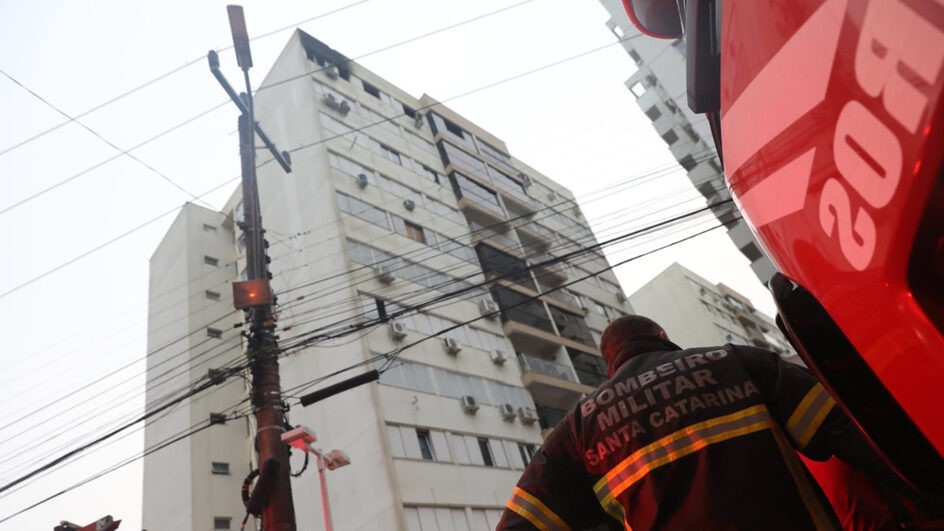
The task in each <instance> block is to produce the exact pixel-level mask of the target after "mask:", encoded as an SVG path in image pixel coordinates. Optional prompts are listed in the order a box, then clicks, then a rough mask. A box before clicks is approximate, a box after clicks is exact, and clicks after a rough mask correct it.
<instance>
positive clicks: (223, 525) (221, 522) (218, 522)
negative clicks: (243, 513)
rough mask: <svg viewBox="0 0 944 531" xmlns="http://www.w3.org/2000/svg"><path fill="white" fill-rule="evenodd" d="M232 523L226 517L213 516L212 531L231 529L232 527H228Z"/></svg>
mask: <svg viewBox="0 0 944 531" xmlns="http://www.w3.org/2000/svg"><path fill="white" fill-rule="evenodd" d="M232 521H233V519H232V518H230V517H228V516H214V517H213V529H232V527H230V523H231V522H232Z"/></svg>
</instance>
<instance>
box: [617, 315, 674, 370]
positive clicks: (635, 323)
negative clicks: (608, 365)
mask: <svg viewBox="0 0 944 531" xmlns="http://www.w3.org/2000/svg"><path fill="white" fill-rule="evenodd" d="M636 337H652V338H658V339H667V338H668V334H666V333H665V329H663V328H662V326H661V325H660V324H659V323H657V322H655V321H653V320H652V319H650V318H648V317H644V316H642V315H624V316H622V317H617V318H616V319H614V320H613V321H612V322H610V324H609V325H607V327H606V330H604V331H603V335H602V336H600V353H601V354H603V359H605V360H607V362H609V360H610V359H611V358H612V357H613V356H616V354H617V353H618V351H619V346H620V345H622V344H623V343H624V342H626V341H628V340H629V339H632V338H636Z"/></svg>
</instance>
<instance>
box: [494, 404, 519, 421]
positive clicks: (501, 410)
mask: <svg viewBox="0 0 944 531" xmlns="http://www.w3.org/2000/svg"><path fill="white" fill-rule="evenodd" d="M498 414H499V415H501V418H503V419H505V420H508V421H511V420H515V406H513V405H511V404H502V405H500V406H498Z"/></svg>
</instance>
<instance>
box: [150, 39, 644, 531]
mask: <svg viewBox="0 0 944 531" xmlns="http://www.w3.org/2000/svg"><path fill="white" fill-rule="evenodd" d="M285 80H291V81H287V82H286V81H285ZM256 116H257V118H258V119H259V121H260V123H261V124H262V126H263V128H264V129H265V130H266V132H267V133H268V135H269V136H270V137H272V139H273V140H274V141H275V143H276V144H277V145H278V146H279V147H280V149H290V150H292V151H293V152H292V161H293V172H292V173H291V174H288V175H286V174H283V173H282V172H281V170H280V169H279V168H278V166H277V165H276V164H265V163H264V162H265V159H266V158H267V157H266V156H264V155H260V157H261V161H260V163H261V166H260V169H259V179H258V180H259V186H260V197H261V201H262V209H263V213H262V215H263V221H264V226H265V228H266V230H267V238H268V240H269V242H270V243H271V246H270V247H269V249H268V254H269V256H270V257H271V259H272V263H271V264H270V269H271V271H272V272H273V274H274V279H273V288H274V291H275V292H276V294H277V295H278V296H279V298H280V304H279V306H278V308H277V311H278V328H279V332H278V333H279V335H280V336H281V337H280V344H281V345H282V346H283V347H284V348H288V349H289V352H288V355H287V356H286V357H284V358H283V359H282V360H281V373H282V386H283V389H284V390H286V393H287V394H289V395H290V396H293V397H298V396H300V395H303V394H305V393H306V392H309V391H311V390H313V389H316V388H318V387H321V386H324V385H327V384H330V383H332V382H334V381H336V379H335V380H327V381H325V382H319V383H317V384H312V383H311V382H313V381H315V380H316V379H317V378H319V377H321V376H323V375H327V374H331V373H333V372H335V371H338V370H340V369H343V368H346V367H349V366H351V365H354V364H364V366H370V365H371V364H372V365H374V366H375V367H378V368H381V369H386V370H385V372H383V374H382V375H381V379H380V383H379V384H369V385H366V386H362V387H359V388H356V389H352V390H350V391H346V392H345V393H344V394H343V395H339V396H336V397H333V398H329V399H327V400H325V401H323V402H319V403H317V404H315V405H313V406H311V407H309V408H301V407H297V406H296V407H293V408H292V409H291V411H289V412H288V417H289V421H290V422H291V423H292V424H293V425H294V424H300V425H305V426H308V427H310V428H311V429H313V430H314V431H315V432H316V433H317V434H318V436H319V441H318V445H319V446H320V447H324V448H325V449H330V448H339V449H342V450H343V451H345V452H346V453H347V454H348V455H349V456H350V457H351V460H352V464H351V465H350V466H347V467H344V468H341V469H338V470H335V471H332V472H329V473H328V485H329V487H328V490H329V494H330V503H331V514H332V516H333V520H334V525H335V528H337V529H345V530H357V529H370V530H373V529H404V530H420V529H422V530H423V531H430V530H437V529H443V530H445V529H449V530H453V529H455V530H475V531H479V530H483V531H484V530H486V529H494V527H495V525H496V523H497V520H498V517H499V515H500V513H501V510H502V508H503V507H504V504H505V502H506V501H507V499H508V497H509V496H510V494H511V489H512V487H513V485H514V483H515V481H516V480H517V478H518V476H519V475H520V473H521V471H522V470H523V468H524V466H525V465H526V463H527V462H528V460H529V459H530V458H531V456H532V455H533V453H534V452H535V451H536V449H537V447H538V446H539V445H540V443H541V440H542V432H543V431H544V430H546V429H547V428H549V427H551V426H552V425H553V424H555V423H556V422H557V421H558V420H559V419H560V418H561V417H562V415H563V413H564V411H566V410H567V409H568V408H569V407H570V406H572V405H573V404H574V403H575V402H576V401H577V400H578V399H579V398H580V396H582V395H583V394H584V393H588V392H590V391H591V390H592V389H593V387H594V386H595V385H597V384H598V383H599V382H601V381H602V380H603V379H604V378H605V364H604V363H603V361H602V359H601V358H600V356H599V352H598V350H597V344H598V341H599V334H600V332H601V331H602V330H603V329H604V327H605V326H606V324H607V323H608V322H609V320H610V319H612V318H614V317H616V316H618V315H620V314H623V313H629V312H630V311H631V307H630V305H629V304H628V302H627V301H626V298H625V297H624V296H623V292H622V290H621V288H620V286H619V283H618V282H617V280H616V278H615V276H614V275H613V273H612V272H611V271H609V269H608V268H609V266H608V264H607V262H606V259H605V258H604V256H603V254H602V253H601V252H600V251H599V249H596V248H590V249H589V250H588V249H587V248H588V246H593V245H595V244H596V241H595V239H594V236H593V234H592V233H591V231H590V229H589V228H588V226H587V222H586V221H585V220H584V219H583V217H582V215H581V213H580V210H579V209H578V208H577V205H576V202H575V201H574V199H573V195H572V194H571V193H570V192H569V191H568V190H566V189H564V188H563V187H561V186H560V185H558V184H557V183H555V182H553V181H551V180H550V179H548V178H547V177H545V176H543V175H541V174H539V173H538V172H537V171H535V170H534V169H532V168H530V167H529V166H527V165H526V164H524V163H522V162H521V161H518V160H517V159H515V158H514V157H511V156H510V155H509V152H508V148H507V147H506V146H505V144H504V142H502V141H501V140H500V139H498V138H496V137H495V136H493V135H491V134H490V133H488V132H486V131H484V130H482V129H481V128H480V127H478V126H476V125H475V124H474V123H473V122H471V121H469V120H467V119H465V118H463V117H462V116H459V115H457V114H456V113H454V112H453V111H451V110H449V109H448V108H446V107H445V106H443V105H440V104H437V103H436V102H435V100H433V99H432V98H430V97H428V96H423V97H421V98H419V99H417V98H415V97H413V96H411V95H409V94H407V93H405V92H403V91H402V90H400V89H398V88H397V87H395V86H394V85H392V84H390V83H389V82H387V81H385V80H384V79H382V78H380V77H378V76H377V75H375V74H373V73H371V72H370V71H367V70H366V69H364V68H363V67H361V66H360V65H358V64H356V63H353V62H350V61H349V60H348V59H347V58H346V57H344V56H343V55H341V54H340V53H338V52H336V51H334V50H332V49H330V48H329V47H327V46H326V45H325V44H323V43H321V42H320V41H318V40H316V39H314V38H312V37H311V36H309V35H307V34H305V33H303V32H301V31H298V32H296V33H295V35H294V36H293V37H292V39H291V40H290V42H289V43H288V45H287V47H286V48H285V50H283V52H282V54H281V55H280V57H279V59H278V60H277V61H276V63H275V65H274V66H273V68H272V70H271V72H270V73H269V74H268V76H267V77H266V79H265V81H264V82H263V83H262V85H261V88H260V89H259V91H258V93H257V96H256ZM261 153H264V152H261ZM240 200H241V196H240V192H239V191H237V192H236V193H235V194H234V196H233V197H232V199H231V200H230V201H229V203H228V205H227V206H226V207H225V208H224V210H223V212H212V211H209V210H207V209H204V208H202V207H198V206H195V205H187V206H186V207H185V208H184V209H183V211H182V212H181V214H180V215H179V216H178V219H177V220H176V221H175V223H174V225H173V226H172V228H171V229H170V231H169V232H168V234H167V236H166V237H165V238H164V241H163V242H162V243H161V245H160V247H159V248H158V250H157V251H156V252H155V254H154V257H153V258H152V260H151V293H152V297H151V300H152V302H151V307H150V316H151V318H150V324H149V352H151V353H152V354H151V355H149V358H148V360H149V364H148V395H147V396H148V403H149V405H154V404H155V401H156V400H157V398H159V397H161V396H163V395H164V394H166V393H168V392H171V391H173V390H179V389H182V388H186V387H187V385H188V384H190V383H191V382H195V381H198V380H200V379H201V378H205V377H206V376H207V369H208V368H216V367H220V366H222V365H225V364H228V363H232V364H235V363H238V362H239V360H241V358H242V352H241V348H240V342H239V337H240V330H238V329H234V328H233V327H232V324H233V323H234V322H237V321H239V320H241V315H240V314H236V313H234V312H233V311H232V301H231V293H230V292H229V291H230V285H229V283H230V282H231V281H232V280H234V279H238V278H241V277H243V275H244V267H245V257H244V256H243V247H242V238H241V236H240V233H239V231H238V230H237V229H236V228H235V227H234V220H241V219H242V213H241V202H240ZM581 250H586V252H584V253H576V254H568V253H574V252H575V251H581ZM561 256H563V257H564V258H565V259H563V260H561V259H558V258H556V257H561ZM584 277H586V278H585V279H584V280H581V279H583V278H584ZM459 288H466V289H467V291H466V292H464V293H463V294H461V295H460V296H454V297H451V298H449V299H448V300H446V301H444V302H441V303H437V304H435V305H433V306H430V307H427V308H424V309H422V311H420V312H419V313H416V314H413V315H407V316H404V317H402V318H398V319H396V322H390V323H387V324H385V325H381V326H375V327H373V328H371V329H368V330H365V331H362V332H358V333H356V334H353V335H349V336H345V337H342V338H339V339H337V340H333V341H327V342H318V343H314V344H312V345H310V346H304V347H302V346H299V347H298V348H295V349H292V348H291V346H292V345H299V344H300V341H302V340H304V339H306V338H309V337H311V336H312V335H313V334H317V333H320V332H324V331H336V330H344V329H346V328H347V327H349V326H351V325H357V324H358V323H363V322H365V321H367V320H368V319H371V318H376V317H379V316H382V315H384V314H389V313H391V312H393V311H395V310H397V309H400V308H403V307H407V306H410V305H414V304H417V303H420V302H423V301H427V300H429V299H431V298H432V297H435V296H442V295H444V294H446V293H448V292H451V291H454V290H457V289H459ZM555 289H556V290H555ZM551 290H555V291H551ZM489 314H491V315H490V318H489V317H483V316H489ZM450 327H456V328H455V329H452V330H450V331H448V332H447V333H445V334H443V335H442V336H439V337H436V338H435V340H434V341H425V342H422V343H420V344H418V345H416V346H411V345H412V344H413V343H414V342H415V341H417V340H420V339H423V338H427V337H430V336H431V335H434V334H436V333H438V332H440V331H442V330H445V329H447V328H450ZM182 337H186V338H187V340H186V342H182V341H180V342H178V340H179V339H180V338H182ZM405 347H410V348H405ZM401 348H402V349H403V350H402V351H401V350H399V349H401ZM387 353H389V354H398V356H397V357H396V361H395V362H393V363H392V364H388V363H386V360H385V359H384V358H379V359H375V358H377V356H378V355H380V354H387ZM391 359H392V357H391ZM372 360H373V361H372ZM181 364H182V365H183V366H186V367H187V368H188V371H189V372H187V373H185V374H183V375H179V376H176V377H173V378H170V377H169V376H166V375H164V373H165V371H169V370H170V369H171V368H172V367H175V366H180V365H181ZM178 370H179V369H178ZM363 370H364V369H363V368H360V369H357V370H354V371H351V372H347V373H344V374H342V375H341V376H339V377H338V378H345V377H349V376H352V375H354V374H357V373H358V371H363ZM168 378H170V379H168ZM165 380H166V381H165ZM244 398H245V388H244V384H243V383H242V381H241V380H240V381H238V382H237V381H230V382H228V383H227V384H226V385H225V386H224V387H222V388H219V389H216V390H214V391H213V392H210V393H207V394H205V395H201V396H200V397H199V398H197V399H194V400H192V401H190V402H187V403H184V404H181V405H180V406H178V407H177V408H175V409H173V410H171V411H170V412H168V413H167V414H165V415H162V416H158V417H157V418H155V419H154V420H152V421H151V422H150V423H149V424H148V426H147V429H146V440H147V444H148V445H149V446H150V445H153V444H156V443H158V442H159V441H162V440H164V439H166V438H168V437H171V436H173V435H175V434H178V433H181V432H182V431H184V430H186V429H187V428H189V427H190V426H193V425H195V424H197V423H199V422H201V421H205V420H206V419H207V418H208V416H209V415H210V414H211V413H228V412H231V411H234V408H233V407H232V406H237V405H238V407H237V408H236V409H235V410H236V411H243V412H244V411H246V409H247V408H246V405H245V402H242V403H241V400H243V399H244ZM251 431H252V429H251V428H250V426H249V424H248V423H247V421H245V420H239V421H229V422H227V424H225V425H223V426H214V427H212V428H210V429H208V430H205V431H202V432H200V433H198V434H196V435H194V436H193V437H190V438H188V439H187V440H185V441H181V442H180V443H177V444H176V445H175V446H174V447H173V449H172V450H168V451H165V452H157V453H154V454H153V455H150V456H148V457H146V458H145V464H144V527H146V528H148V529H175V530H191V529H192V530H197V529H199V530H203V529H213V528H215V529H236V528H238V526H239V523H240V521H241V520H242V516H243V507H242V504H241V502H240V499H239V486H240V484H241V482H242V479H243V477H245V475H246V474H247V473H248V472H249V470H250V466H251V465H250V455H251V454H252V451H251V448H252V444H251V439H250V438H249V435H248V434H249V433H250V432H251ZM292 462H293V465H292V468H293V471H297V470H298V469H300V468H301V466H302V459H301V457H300V456H299V455H297V454H296V455H294V456H293V458H292ZM293 489H294V499H295V508H296V513H297V517H298V522H299V526H298V527H299V529H305V530H310V529H320V528H321V522H322V515H321V504H320V503H318V502H317V500H318V499H319V486H318V481H317V473H316V471H315V470H314V467H310V468H309V469H308V470H307V471H306V472H305V473H304V474H302V475H301V476H300V477H299V478H297V479H294V480H293Z"/></svg>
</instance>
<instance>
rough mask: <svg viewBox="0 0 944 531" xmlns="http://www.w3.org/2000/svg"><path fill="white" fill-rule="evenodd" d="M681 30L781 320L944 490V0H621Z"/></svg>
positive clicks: (910, 467)
mask: <svg viewBox="0 0 944 531" xmlns="http://www.w3.org/2000/svg"><path fill="white" fill-rule="evenodd" d="M623 4H624V7H625V8H626V10H627V13H628V14H629V16H630V18H631V19H632V21H633V23H634V24H635V25H636V26H637V27H638V28H639V29H640V31H642V32H643V33H646V34H649V35H651V36H654V37H661V38H672V39H677V38H683V39H684V41H685V45H686V54H687V56H686V67H687V77H688V99H689V105H690V106H691V107H692V109H693V110H694V111H695V112H699V113H705V115H706V117H707V118H708V120H709V123H710V124H711V127H712V133H713V134H714V137H715V143H716V145H717V147H718V150H719V152H720V154H721V155H722V159H723V165H724V174H725V179H726V182H727V185H728V187H729V189H730V190H731V194H732V196H733V197H734V198H735V200H736V202H737V203H738V206H739V207H740V209H741V211H742V213H743V215H744V217H745V219H746V220H747V221H748V223H749V224H750V226H751V227H752V229H753V230H754V232H755V234H756V236H757V238H758V240H759V241H760V242H761V244H762V245H763V247H764V249H765V250H766V251H767V253H768V255H769V256H770V258H771V259H772V260H773V262H774V264H775V265H776V267H777V269H778V270H779V271H780V272H781V273H780V274H778V275H775V277H774V278H773V279H772V280H771V283H770V289H771V292H772V293H773V295H774V298H775V300H776V302H777V305H778V309H779V315H778V321H779V322H780V323H781V326H782V328H784V330H785V332H786V333H787V335H788V336H789V337H790V339H791V341H792V342H793V343H794V346H795V347H796V348H797V350H798V353H799V354H800V355H801V357H802V358H803V359H804V360H805V362H806V363H807V365H808V366H809V367H810V368H811V369H812V370H813V371H814V372H815V373H816V374H817V376H818V377H819V378H820V380H821V381H822V382H823V383H824V384H825V385H826V386H827V388H828V389H829V390H830V392H831V393H832V394H833V396H834V397H835V398H836V399H837V401H838V402H839V403H840V404H841V405H842V407H843V408H844V409H845V410H846V411H847V413H849V415H850V416H851V417H852V418H853V419H855V421H856V422H857V423H858V424H859V426H860V428H862V431H863V432H864V433H865V434H866V435H867V436H868V437H869V438H870V439H871V440H872V442H873V443H874V444H875V446H876V447H877V448H878V449H879V450H880V451H881V453H882V454H883V455H884V457H885V459H886V461H887V462H888V463H889V464H890V465H891V466H892V467H893V468H894V469H895V470H896V471H897V472H898V473H899V474H900V475H901V476H902V477H903V478H905V479H906V480H908V481H910V482H911V483H912V484H913V485H914V486H915V487H917V488H919V489H920V490H922V491H924V492H928V493H936V494H939V495H940V494H942V493H944V488H942V485H944V460H942V455H944V400H942V398H944V393H942V392H941V387H939V385H941V384H942V382H944V185H942V154H944V149H942V148H944V111H942V84H944V80H942V63H944V1H942V0H789V1H763V2H761V1H754V0H724V1H721V0H623Z"/></svg>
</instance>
